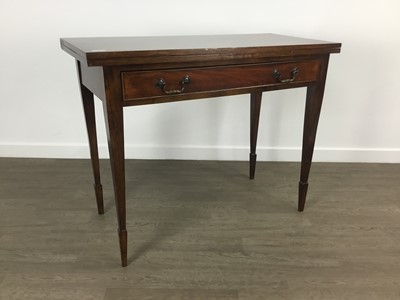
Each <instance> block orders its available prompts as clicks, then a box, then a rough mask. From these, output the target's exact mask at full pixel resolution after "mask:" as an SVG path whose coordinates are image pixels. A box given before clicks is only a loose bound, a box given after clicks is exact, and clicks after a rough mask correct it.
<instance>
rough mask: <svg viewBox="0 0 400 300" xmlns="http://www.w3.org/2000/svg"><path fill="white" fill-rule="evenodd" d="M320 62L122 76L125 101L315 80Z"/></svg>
mask: <svg viewBox="0 0 400 300" xmlns="http://www.w3.org/2000/svg"><path fill="white" fill-rule="evenodd" d="M318 71H319V61H318V60H309V61H300V62H291V63H273V64H257V65H241V66H228V67H209V68H192V69H173V70H154V71H132V72H123V73H122V90H123V99H124V100H134V99H143V98H157V97H163V96H166V95H168V96H171V95H178V94H179V95H182V94H192V93H202V92H216V91H223V90H232V89H240V88H251V87H263V86H270V85H282V84H287V85H290V84H291V83H296V84H298V83H305V82H312V81H315V80H317V76H318Z"/></svg>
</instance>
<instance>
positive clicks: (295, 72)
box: [272, 67, 300, 83]
mask: <svg viewBox="0 0 400 300" xmlns="http://www.w3.org/2000/svg"><path fill="white" fill-rule="evenodd" d="M299 73H300V70H299V68H297V67H296V68H293V70H292V72H291V73H290V74H291V76H290V78H288V79H281V75H282V74H281V72H279V71H278V69H276V70H275V71H274V73H273V74H272V76H273V77H274V78H275V79H276V80H277V81H279V82H280V83H288V82H293V81H294V80H295V79H296V76H297V75H299Z"/></svg>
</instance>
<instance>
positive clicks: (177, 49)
mask: <svg viewBox="0 0 400 300" xmlns="http://www.w3.org/2000/svg"><path fill="white" fill-rule="evenodd" d="M60 42H61V47H62V49H64V50H65V51H67V52H68V53H70V54H71V55H72V56H74V57H75V58H77V59H78V60H80V61H85V62H86V63H87V64H88V66H103V65H122V64H127V63H130V62H131V63H137V62H139V61H152V62H153V63H154V62H165V59H166V57H169V58H170V59H171V57H175V58H177V57H183V56H184V57H185V58H186V59H187V58H188V56H192V57H194V58H196V57H197V58H199V57H202V58H203V59H204V58H208V59H217V58H218V57H221V56H223V55H225V56H229V57H240V56H247V57H248V56H249V55H250V56H252V55H253V56H254V55H260V54H262V55H263V56H269V57H279V56H289V55H304V54H307V55H312V54H324V53H326V54H327V53H338V52H340V47H341V44H340V43H332V42H325V41H319V40H311V39H303V38H297V37H290V36H283V35H277V34H270V33H267V34H235V35H234V34H232V35H193V36H138V37H80V38H61V40H60Z"/></svg>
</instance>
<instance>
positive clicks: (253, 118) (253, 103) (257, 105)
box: [249, 92, 262, 179]
mask: <svg viewBox="0 0 400 300" xmlns="http://www.w3.org/2000/svg"><path fill="white" fill-rule="evenodd" d="M261 99H262V92H254V93H251V94H250V155H249V157H250V166H249V168H250V172H249V173H250V179H254V175H255V172H256V160H257V154H256V147H257V135H258V123H259V119H260V109H261Z"/></svg>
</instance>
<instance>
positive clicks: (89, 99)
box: [77, 61, 104, 215]
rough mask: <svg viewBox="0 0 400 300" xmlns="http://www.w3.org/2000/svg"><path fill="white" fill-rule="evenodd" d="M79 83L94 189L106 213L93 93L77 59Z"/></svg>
mask: <svg viewBox="0 0 400 300" xmlns="http://www.w3.org/2000/svg"><path fill="white" fill-rule="evenodd" d="M77 70H78V77H79V85H80V90H81V95H82V103H83V110H84V113H85V121H86V128H87V133H88V137H89V148H90V158H91V161H92V169H93V177H94V191H95V194H96V202H97V211H98V213H99V214H100V215H102V214H104V203H103V188H102V185H101V182H100V166H99V152H98V146H97V134H96V119H95V110H94V98H93V93H92V92H91V91H90V90H88V89H87V88H86V87H85V86H84V85H83V83H82V72H81V65H80V62H79V61H77Z"/></svg>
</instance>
